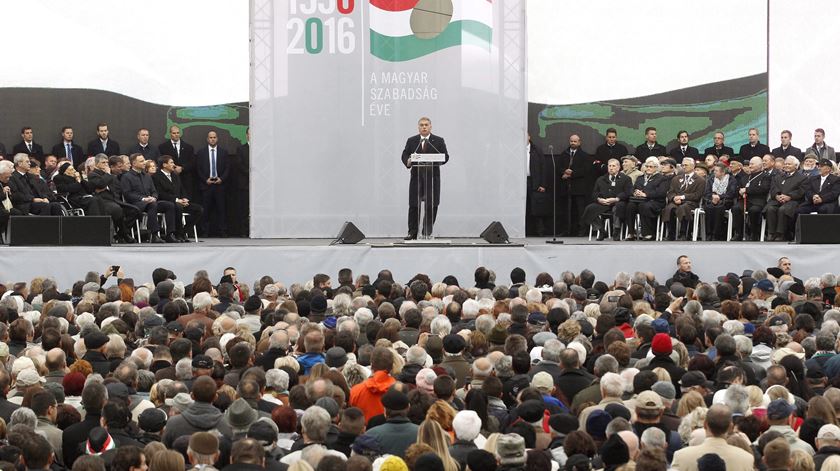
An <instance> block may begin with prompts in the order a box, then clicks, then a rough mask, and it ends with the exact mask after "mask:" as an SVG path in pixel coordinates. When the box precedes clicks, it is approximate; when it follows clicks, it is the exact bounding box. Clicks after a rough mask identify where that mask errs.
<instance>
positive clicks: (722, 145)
mask: <svg viewBox="0 0 840 471" xmlns="http://www.w3.org/2000/svg"><path fill="white" fill-rule="evenodd" d="M725 139H726V136H725V135H724V134H723V133H722V132H720V131H718V132H716V133H715V137H714V141H715V145H713V146H712V147H707V148H706V150H705V151H703V157H706V156H707V155H709V154H712V155H714V156H716V157H717V158H718V159H719V158H720V157H721V156H722V155H728V156H729V157H732V156H733V155H735V151H734V150H733V149H732V148H731V147H729V146H727V145H726V142H725Z"/></svg>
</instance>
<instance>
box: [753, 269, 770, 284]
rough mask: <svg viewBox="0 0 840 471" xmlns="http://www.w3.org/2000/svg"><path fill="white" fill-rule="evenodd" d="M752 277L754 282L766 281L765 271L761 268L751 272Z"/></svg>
mask: <svg viewBox="0 0 840 471" xmlns="http://www.w3.org/2000/svg"><path fill="white" fill-rule="evenodd" d="M752 277H753V279H754V280H755V281H756V282H758V281H761V280H766V279H767V270H764V269H763V268H760V269H758V270H753V274H752Z"/></svg>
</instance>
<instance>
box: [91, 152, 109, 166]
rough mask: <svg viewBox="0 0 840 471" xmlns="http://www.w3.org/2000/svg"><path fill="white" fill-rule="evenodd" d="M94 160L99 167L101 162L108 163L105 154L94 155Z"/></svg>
mask: <svg viewBox="0 0 840 471" xmlns="http://www.w3.org/2000/svg"><path fill="white" fill-rule="evenodd" d="M94 159H95V162H96V165H99V164H101V163H102V162H107V161H108V156H107V155H106V154H96V156H95V157H94Z"/></svg>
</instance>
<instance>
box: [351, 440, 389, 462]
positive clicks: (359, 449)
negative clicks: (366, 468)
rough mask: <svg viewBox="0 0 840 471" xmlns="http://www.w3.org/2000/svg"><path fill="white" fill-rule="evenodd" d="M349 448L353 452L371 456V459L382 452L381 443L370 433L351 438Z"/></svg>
mask: <svg viewBox="0 0 840 471" xmlns="http://www.w3.org/2000/svg"><path fill="white" fill-rule="evenodd" d="M350 448H351V449H352V450H353V453H355V454H357V455H362V456H365V457H368V458H371V460H373V459H374V458H376V457H378V456H379V455H381V454H382V444H380V443H379V440H378V439H377V438H376V437H374V436H372V435H359V436H358V437H356V439H355V440H353V445H352V446H351V447H350Z"/></svg>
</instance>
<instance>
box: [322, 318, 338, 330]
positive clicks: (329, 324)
mask: <svg viewBox="0 0 840 471" xmlns="http://www.w3.org/2000/svg"><path fill="white" fill-rule="evenodd" d="M337 323H338V318H337V317H335V316H328V317H326V318H325V319H324V320H323V321H321V324H324V327H326V328H328V329H335V325H336V324H337Z"/></svg>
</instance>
